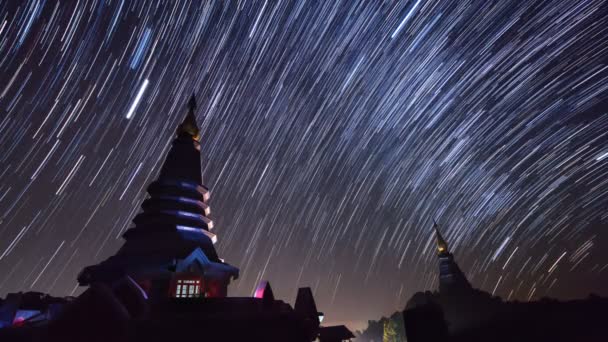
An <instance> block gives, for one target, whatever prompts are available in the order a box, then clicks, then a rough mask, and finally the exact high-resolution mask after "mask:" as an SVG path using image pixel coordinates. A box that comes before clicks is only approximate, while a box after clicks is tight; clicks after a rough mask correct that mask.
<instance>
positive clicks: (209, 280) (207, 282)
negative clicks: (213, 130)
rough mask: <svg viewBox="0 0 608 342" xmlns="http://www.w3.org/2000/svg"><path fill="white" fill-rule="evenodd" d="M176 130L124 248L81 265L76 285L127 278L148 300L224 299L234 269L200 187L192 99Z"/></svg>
mask: <svg viewBox="0 0 608 342" xmlns="http://www.w3.org/2000/svg"><path fill="white" fill-rule="evenodd" d="M188 109H189V110H188V114H187V115H186V118H185V120H184V121H183V122H182V123H181V124H180V125H179V126H178V127H177V131H176V137H175V140H174V141H173V145H172V147H171V150H170V151H169V153H168V155H167V158H166V159H165V162H164V164H163V166H162V168H161V171H160V174H159V176H158V179H157V180H155V181H154V182H152V183H151V184H150V185H149V186H148V189H147V191H148V194H149V198H147V199H146V200H145V201H144V202H143V204H142V206H141V208H142V209H143V212H141V213H140V214H138V215H137V216H136V217H135V218H134V219H133V223H135V227H133V228H130V229H129V230H127V231H126V232H125V234H124V235H123V238H124V239H125V243H124V245H123V246H122V247H121V248H120V250H119V251H118V252H117V253H116V254H115V255H114V256H111V257H110V258H108V259H107V260H105V261H103V262H101V263H99V264H97V265H93V266H88V267H86V268H85V269H84V270H83V271H82V272H81V273H80V274H79V276H78V282H79V283H80V285H91V284H94V283H106V284H110V283H112V282H114V281H116V280H118V279H120V278H122V277H124V276H129V277H130V278H132V279H133V280H134V281H135V282H137V284H138V285H139V286H140V287H141V288H142V289H144V290H145V291H146V293H147V295H148V297H150V299H151V300H154V299H155V298H166V297H167V295H169V296H173V297H178V298H180V297H225V296H226V295H227V287H228V284H229V282H230V280H231V279H236V278H237V277H238V275H239V270H238V268H236V267H233V266H231V265H229V264H227V263H225V262H223V261H222V260H221V259H220V258H219V257H218V255H217V252H216V250H215V248H214V246H213V245H214V243H215V242H216V240H217V238H216V236H215V234H213V233H211V230H212V229H213V221H211V219H209V214H210V209H209V205H208V204H207V202H208V200H209V196H210V194H209V189H207V188H206V187H205V186H204V185H202V176H201V155H200V144H199V139H200V136H199V134H200V131H199V128H198V125H197V123H196V116H195V110H196V100H195V98H194V96H192V98H191V99H190V102H189V106H188Z"/></svg>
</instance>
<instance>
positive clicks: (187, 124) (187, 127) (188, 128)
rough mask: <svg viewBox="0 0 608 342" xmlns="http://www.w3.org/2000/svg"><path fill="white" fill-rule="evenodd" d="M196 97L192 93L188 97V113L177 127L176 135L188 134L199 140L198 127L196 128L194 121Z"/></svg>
mask: <svg viewBox="0 0 608 342" xmlns="http://www.w3.org/2000/svg"><path fill="white" fill-rule="evenodd" d="M195 112H196V97H195V96H194V94H192V96H191V97H190V101H188V114H187V115H186V118H185V119H184V121H183V122H182V123H181V124H180V125H179V126H178V127H177V132H176V133H177V136H178V137H179V136H180V135H188V136H190V137H192V139H193V140H196V141H199V139H200V129H199V128H198V124H197V123H196V114H195Z"/></svg>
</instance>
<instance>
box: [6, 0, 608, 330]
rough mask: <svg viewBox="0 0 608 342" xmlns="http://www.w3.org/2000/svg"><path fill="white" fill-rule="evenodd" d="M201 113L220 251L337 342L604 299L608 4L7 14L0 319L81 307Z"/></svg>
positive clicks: (247, 6) (215, 5)
mask: <svg viewBox="0 0 608 342" xmlns="http://www.w3.org/2000/svg"><path fill="white" fill-rule="evenodd" d="M192 93H195V94H196V95H197V99H198V103H199V107H198V111H197V116H198V120H199V124H200V126H201V131H202V134H201V136H202V139H201V145H202V149H201V150H202V153H203V172H204V174H203V178H204V183H205V185H207V186H208V187H209V188H210V189H211V192H212V196H211V200H210V205H211V215H210V216H211V218H212V219H213V220H214V222H215V227H216V228H215V230H214V232H215V233H216V234H218V239H219V241H218V243H217V245H216V248H217V250H218V253H219V254H220V256H221V257H222V258H224V259H225V260H226V262H228V263H230V264H233V265H235V266H238V267H239V268H240V269H241V277H240V278H239V280H237V281H236V282H235V283H233V284H232V285H231V287H230V289H229V292H230V293H231V294H232V295H240V296H249V295H251V294H252V292H253V289H254V287H255V285H256V284H257V282H258V281H259V280H260V279H267V280H269V281H270V283H271V284H272V286H273V290H274V292H275V295H276V296H277V297H278V298H281V299H284V300H286V301H288V302H291V303H293V301H294V300H295V295H296V290H297V287H299V286H310V287H312V289H313V291H314V294H315V297H316V300H317V304H318V307H319V309H320V310H321V311H324V312H325V313H326V317H327V319H328V321H329V322H330V323H336V322H342V323H344V322H346V323H349V324H351V327H356V328H359V327H361V326H362V323H361V322H364V321H367V320H368V319H378V318H380V316H381V315H387V314H390V313H392V312H394V311H395V310H397V309H403V308H404V306H405V303H406V301H407V300H408V298H409V297H410V296H411V295H412V294H413V293H414V292H416V291H420V290H425V289H435V288H436V286H437V279H436V277H437V272H438V271H437V268H438V266H437V261H436V256H435V250H434V246H433V244H434V236H433V230H432V228H433V224H432V220H433V217H434V218H436V219H437V221H438V223H439V225H440V226H441V229H442V231H443V233H444V235H445V237H446V238H447V239H448V241H449V242H450V243H451V248H452V250H453V251H454V254H455V256H456V258H457V260H458V262H459V264H460V266H461V268H462V269H463V270H464V271H465V273H466V274H467V276H468V277H469V278H470V280H471V281H472V283H473V284H474V285H475V286H476V287H479V288H481V289H483V290H486V291H488V292H490V293H494V294H496V295H500V296H502V297H503V298H510V299H518V300H528V299H539V298H541V297H543V296H552V297H558V298H574V297H585V296H587V295H588V294H589V293H590V292H595V293H598V294H603V295H608V248H607V246H608V226H607V225H608V3H607V2H604V1H574V0H555V1H544V2H543V1H522V0H513V1H506V0H498V1H488V0H480V1H467V0H459V1H447V0H444V1H431V0H410V1H400V2H397V1H394V2H393V1H379V0H378V1H363V0H362V1H355V0H344V1H338V0H332V1H308V2H307V1H303V0H298V1H293V2H286V1H263V0H258V1H253V2H251V1H247V2H245V1H200V2H199V1H175V2H174V1H150V2H147V3H144V2H139V1H138V2H135V1H133V2H130V1H126V0H112V1H89V0H69V1H67V0H64V1H61V2H60V1H44V0H42V1H40V0H36V1H19V0H1V1H0V151H1V152H0V296H4V295H5V294H6V293H8V292H16V291H20V290H21V291H41V292H48V293H51V294H53V295H61V296H65V295H70V294H72V295H75V294H78V293H80V292H81V291H82V290H83V289H82V288H76V287H75V286H76V275H77V273H78V272H79V271H80V270H81V269H82V268H83V266H85V265H90V264H94V263H97V262H99V261H101V260H103V259H105V258H107V257H108V256H110V255H112V254H113V253H114V252H116V251H117V249H118V248H119V247H120V246H121V244H122V240H121V238H120V235H121V233H123V232H124V231H125V229H127V228H129V226H130V224H131V223H130V220H131V219H132V218H133V217H134V216H135V214H136V213H137V212H138V210H139V205H140V204H141V202H142V201H143V199H144V198H145V196H146V193H145V188H146V186H147V184H149V183H150V182H151V181H153V180H154V178H155V177H156V175H157V173H158V171H159V167H160V165H161V163H162V162H163V160H164V156H165V154H166V153H167V151H168V148H169V147H170V142H171V141H172V139H173V135H174V132H175V127H176V126H177V125H178V123H179V122H180V121H181V120H182V119H183V118H184V116H185V115H186V103H187V101H188V98H189V97H190V95H191V94H192Z"/></svg>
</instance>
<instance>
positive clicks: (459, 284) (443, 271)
mask: <svg viewBox="0 0 608 342" xmlns="http://www.w3.org/2000/svg"><path fill="white" fill-rule="evenodd" d="M434 228H435V239H436V243H437V257H438V259H439V292H440V293H445V294H453V293H458V292H467V291H470V290H472V288H473V287H472V286H471V283H469V280H468V279H467V277H466V276H465V275H464V273H463V272H462V270H460V267H459V266H458V264H457V263H456V261H455V260H454V255H453V254H452V253H450V250H449V248H448V243H447V242H446V241H445V239H444V238H443V236H441V232H439V226H438V225H437V222H434Z"/></svg>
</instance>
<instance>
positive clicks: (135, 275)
mask: <svg viewBox="0 0 608 342" xmlns="http://www.w3.org/2000/svg"><path fill="white" fill-rule="evenodd" d="M195 111H196V101H195V99H194V96H193V97H192V98H191V100H190V103H189V106H188V112H187V115H186V118H185V120H184V121H183V122H182V123H181V124H180V125H179V126H178V127H177V130H176V134H175V139H174V141H173V145H172V146H171V149H170V151H169V152H168V154H167V157H166V159H165V162H164V164H163V166H162V168H161V170H160V173H159V175H158V178H157V179H156V180H155V181H154V182H152V183H151V184H150V185H149V186H148V188H147V192H148V194H149V197H148V198H147V199H146V200H145V201H144V202H143V203H142V205H141V208H142V212H141V213H139V214H138V215H137V216H136V217H135V218H134V219H133V223H134V226H133V227H132V228H130V229H128V230H127V231H126V232H125V233H124V235H123V238H124V240H125V242H124V244H123V246H122V247H121V248H120V249H119V250H118V252H117V253H116V254H115V255H113V256H111V257H109V258H108V259H106V260H104V261H102V262H100V263H98V264H96V265H91V266H88V267H85V268H84V269H83V270H82V271H81V273H80V274H79V275H78V282H79V284H80V285H82V286H87V287H88V288H87V289H86V290H85V291H84V292H83V293H82V294H81V295H80V296H78V297H77V298H66V299H58V298H53V297H49V296H45V295H43V294H36V295H34V296H33V297H35V298H37V301H34V302H35V303H34V304H31V303H30V304H27V303H29V302H32V300H29V301H26V300H25V299H24V298H30V297H32V295H31V293H30V294H29V295H28V294H27V293H26V294H22V293H19V294H14V295H9V296H8V297H7V300H4V301H2V300H0V328H2V327H7V328H6V329H0V340H1V341H3V342H4V341H30V340H58V339H63V340H70V341H72V340H73V341H85V340H86V341H168V340H176V341H182V340H183V341H186V340H192V339H197V340H206V341H296V342H297V341H302V342H304V341H313V340H315V339H317V338H321V339H322V340H336V338H340V337H343V338H344V339H348V338H350V337H351V335H352V334H351V333H350V331H348V329H346V328H345V327H343V326H340V327H321V326H320V323H321V320H322V317H323V314H322V313H321V312H318V311H317V307H316V304H315V301H314V298H313V295H312V291H311V290H310V288H300V289H299V290H298V292H297V298H296V301H295V305H294V306H293V307H292V306H291V305H289V304H287V303H285V302H283V301H281V300H277V299H275V298H274V294H273V291H272V288H271V287H270V284H269V283H267V282H262V283H260V285H259V286H258V288H257V289H256V291H255V293H254V295H253V296H252V297H230V296H229V295H228V286H229V284H230V282H231V281H232V280H235V279H237V278H238V276H239V269H238V268H236V267H234V266H232V265H230V264H228V263H226V262H224V261H223V260H222V259H221V258H220V257H219V256H218V253H217V251H216V249H215V247H214V243H215V242H216V241H217V236H216V235H215V234H214V233H213V232H212V231H213V221H212V220H211V209H210V207H209V198H210V192H209V189H207V188H206V187H205V186H204V185H203V183H202V176H201V154H200V149H201V146H200V131H199V128H198V125H197V123H196V115H195ZM28 310H29V311H28ZM328 336H331V337H328Z"/></svg>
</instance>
